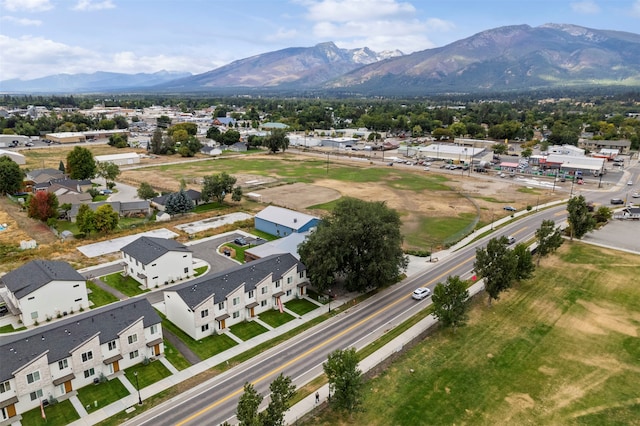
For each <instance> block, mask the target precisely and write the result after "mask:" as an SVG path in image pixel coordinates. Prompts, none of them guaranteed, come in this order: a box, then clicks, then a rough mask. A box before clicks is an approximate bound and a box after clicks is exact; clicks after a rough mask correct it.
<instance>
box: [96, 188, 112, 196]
mask: <svg viewBox="0 0 640 426" xmlns="http://www.w3.org/2000/svg"><path fill="white" fill-rule="evenodd" d="M99 194H100V195H109V194H113V191H112V190H110V189H101V190H100V192H99Z"/></svg>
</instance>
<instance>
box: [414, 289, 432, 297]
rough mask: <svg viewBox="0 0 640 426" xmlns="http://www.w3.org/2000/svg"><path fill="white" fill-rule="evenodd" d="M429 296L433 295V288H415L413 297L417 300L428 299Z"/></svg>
mask: <svg viewBox="0 0 640 426" xmlns="http://www.w3.org/2000/svg"><path fill="white" fill-rule="evenodd" d="M429 296H431V290H429V289H428V288H426V287H420V288H417V289H415V290H414V292H413V294H412V295H411V297H412V298H414V299H416V300H422V299H426V298H427V297H429Z"/></svg>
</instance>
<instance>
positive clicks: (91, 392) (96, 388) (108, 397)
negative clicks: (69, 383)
mask: <svg viewBox="0 0 640 426" xmlns="http://www.w3.org/2000/svg"><path fill="white" fill-rule="evenodd" d="M127 395H129V392H128V391H127V388H125V387H124V385H123V384H122V383H121V382H120V380H118V379H116V378H114V379H112V380H109V381H107V382H104V383H99V384H97V385H87V386H85V387H83V388H80V389H78V399H79V400H80V402H81V403H82V405H83V406H84V407H85V408H86V407H87V406H88V405H90V407H89V408H87V411H88V412H92V411H95V410H97V409H100V408H104V407H106V406H107V405H109V404H111V403H113V402H115V401H117V400H119V399H121V398H124V397H125V396H127ZM94 401H98V407H96V406H95V404H94Z"/></svg>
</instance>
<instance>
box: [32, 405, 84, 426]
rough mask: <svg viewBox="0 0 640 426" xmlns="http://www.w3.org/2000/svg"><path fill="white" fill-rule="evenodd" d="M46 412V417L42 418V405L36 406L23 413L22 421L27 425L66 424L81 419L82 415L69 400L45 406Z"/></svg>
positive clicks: (57, 425) (58, 425) (54, 425)
mask: <svg viewBox="0 0 640 426" xmlns="http://www.w3.org/2000/svg"><path fill="white" fill-rule="evenodd" d="M44 414H45V416H46V419H43V418H42V414H41V412H40V407H37V408H34V409H32V410H29V411H27V412H25V413H22V420H21V423H22V424H23V425H25V426H26V425H31V426H36V425H38V426H39V425H42V426H65V425H68V424H69V423H72V422H74V421H76V420H78V419H80V415H79V414H78V412H77V411H76V410H75V408H73V405H71V401H69V400H66V401H62V402H60V403H58V404H55V405H49V406H47V407H45V409H44Z"/></svg>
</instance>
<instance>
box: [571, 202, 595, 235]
mask: <svg viewBox="0 0 640 426" xmlns="http://www.w3.org/2000/svg"><path fill="white" fill-rule="evenodd" d="M567 211H568V212H569V217H568V218H567V221H568V222H569V229H570V230H571V240H572V241H573V237H576V238H577V239H581V238H582V237H584V235H585V234H586V233H587V232H589V231H591V230H593V229H594V228H595V226H596V221H595V219H594V218H593V216H592V215H591V214H589V207H588V206H587V201H586V200H585V198H584V196H582V195H578V196H577V197H571V199H570V200H569V203H567Z"/></svg>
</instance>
